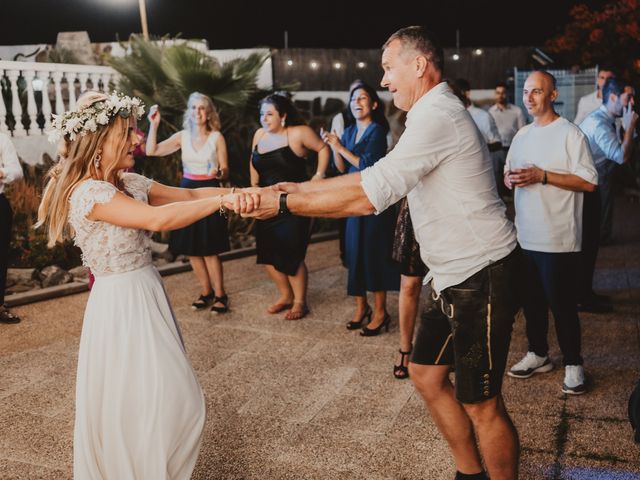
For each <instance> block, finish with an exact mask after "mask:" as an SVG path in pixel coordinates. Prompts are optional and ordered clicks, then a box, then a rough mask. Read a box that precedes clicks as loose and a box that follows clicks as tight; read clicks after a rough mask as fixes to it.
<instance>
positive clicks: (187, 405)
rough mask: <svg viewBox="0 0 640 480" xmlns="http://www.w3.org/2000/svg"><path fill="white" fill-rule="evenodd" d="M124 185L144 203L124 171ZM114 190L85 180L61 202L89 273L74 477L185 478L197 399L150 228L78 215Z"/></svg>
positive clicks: (193, 456) (138, 181)
mask: <svg viewBox="0 0 640 480" xmlns="http://www.w3.org/2000/svg"><path fill="white" fill-rule="evenodd" d="M123 181H124V184H125V188H126V190H127V192H128V193H129V194H130V195H132V196H133V197H134V198H135V199H137V200H140V201H143V202H147V193H148V191H149V188H150V186H151V181H150V180H149V179H147V178H145V177H142V176H140V175H137V174H134V173H127V174H124V176H123ZM116 192H117V190H116V187H114V186H113V185H112V184H110V183H107V182H102V181H97V180H85V181H84V182H82V183H81V184H80V185H78V186H77V187H76V189H75V191H74V192H73V194H72V195H71V198H70V204H71V205H70V212H69V222H70V224H71V226H72V227H73V229H74V231H75V242H76V245H78V246H79V247H80V248H81V250H82V254H83V261H84V264H85V265H86V266H88V267H90V268H91V271H92V272H93V274H94V275H95V278H96V280H95V283H94V285H93V289H92V290H91V295H90V296H89V301H88V302H87V309H86V311H85V316H84V323H83V326H82V336H81V338H80V352H79V354H78V373H77V382H76V421H75V432H74V465H73V469H74V478H75V479H76V480H188V479H189V478H191V473H192V471H193V468H194V466H195V463H196V460H197V457H198V450H199V447H200V438H201V434H202V429H203V427H204V421H205V406H204V397H203V395H202V390H201V389H200V386H199V384H198V381H197V379H196V376H195V374H194V372H193V369H192V368H191V365H190V364H189V361H188V360H187V357H186V355H185V350H184V345H183V342H182V337H181V335H180V330H179V329H178V325H177V323H176V320H175V316H174V313H173V310H172V309H171V305H170V304H169V301H168V298H167V294H166V292H165V289H164V286H163V284H162V281H161V279H160V275H159V274H158V272H157V270H156V269H155V267H154V266H153V265H152V263H151V248H150V244H151V239H150V234H149V232H147V231H144V230H139V229H133V228H123V227H119V226H116V225H112V224H109V223H105V222H100V221H97V222H96V221H91V220H89V219H87V218H86V215H87V214H88V213H89V212H91V210H92V209H93V206H94V205H95V204H96V203H106V202H109V201H110V200H111V199H112V198H113V195H114V194H115V193H116ZM123 214H126V213H125V212H123Z"/></svg>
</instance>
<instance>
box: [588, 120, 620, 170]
mask: <svg viewBox="0 0 640 480" xmlns="http://www.w3.org/2000/svg"><path fill="white" fill-rule="evenodd" d="M598 127H599V128H595V129H594V130H593V140H594V143H595V144H596V145H598V147H599V148H600V150H602V152H603V153H604V155H605V156H606V157H607V158H608V159H609V160H611V161H613V162H616V163H617V164H619V165H622V164H623V163H624V150H623V149H622V145H621V144H620V140H618V135H617V134H616V129H615V127H614V126H613V125H611V127H610V128H603V127H602V126H601V125H598Z"/></svg>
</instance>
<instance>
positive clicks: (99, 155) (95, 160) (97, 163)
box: [93, 150, 102, 170]
mask: <svg viewBox="0 0 640 480" xmlns="http://www.w3.org/2000/svg"><path fill="white" fill-rule="evenodd" d="M100 160H102V150H98V153H96V156H95V157H94V158H93V165H94V166H95V167H96V170H99V169H100Z"/></svg>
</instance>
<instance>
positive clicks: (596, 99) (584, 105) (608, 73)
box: [573, 67, 616, 125]
mask: <svg viewBox="0 0 640 480" xmlns="http://www.w3.org/2000/svg"><path fill="white" fill-rule="evenodd" d="M615 76H616V74H615V73H614V72H613V70H611V69H610V68H609V67H603V68H601V69H599V70H598V77H597V79H596V89H595V91H594V92H591V93H587V94H586V95H584V96H582V97H580V100H578V111H577V112H576V118H574V119H573V123H575V124H576V125H580V124H581V123H582V121H583V120H584V119H585V118H587V115H589V114H590V113H591V112H593V111H594V110H597V109H599V108H600V106H601V105H602V86H603V85H604V82H606V81H607V80H608V79H609V78H615Z"/></svg>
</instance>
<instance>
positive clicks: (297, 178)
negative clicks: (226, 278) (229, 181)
mask: <svg viewBox="0 0 640 480" xmlns="http://www.w3.org/2000/svg"><path fill="white" fill-rule="evenodd" d="M260 123H261V124H262V128H259V129H258V130H257V131H256V133H255V135H254V136H253V145H252V148H253V153H252V155H251V163H250V165H251V167H250V170H251V185H252V186H254V187H267V186H270V185H275V184H276V183H280V182H304V181H306V180H307V179H308V176H307V173H306V170H307V158H306V157H307V154H308V152H309V150H314V151H316V152H318V167H317V170H316V173H315V175H314V176H313V179H319V178H323V177H324V175H325V172H326V170H327V166H328V165H329V149H328V148H327V146H326V145H325V144H324V143H323V142H322V140H321V139H320V137H318V135H316V133H315V132H314V131H313V130H312V129H311V128H310V127H308V126H306V125H304V120H303V118H302V116H301V115H300V113H299V112H298V111H297V110H296V108H295V107H294V106H293V104H292V102H291V100H290V99H289V97H287V96H285V95H283V94H273V95H269V96H268V97H266V98H265V99H263V100H262V101H261V102H260ZM310 228H311V221H310V219H309V218H307V217H298V216H296V215H279V216H276V217H274V218H270V219H268V220H258V221H257V223H256V250H257V263H258V264H262V265H264V266H265V268H266V270H267V272H268V273H269V276H270V277H271V279H272V280H273V282H274V283H275V284H276V287H277V288H278V292H279V297H278V299H277V300H276V302H275V303H273V304H272V305H271V306H269V308H268V309H267V312H269V313H278V312H281V311H283V310H287V313H286V314H285V316H284V318H285V319H286V320H299V319H301V318H303V317H304V316H305V315H306V314H307V313H308V312H309V309H308V307H307V266H306V265H305V263H304V257H305V255H306V253H307V245H308V244H309V235H310V233H311V232H310Z"/></svg>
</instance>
